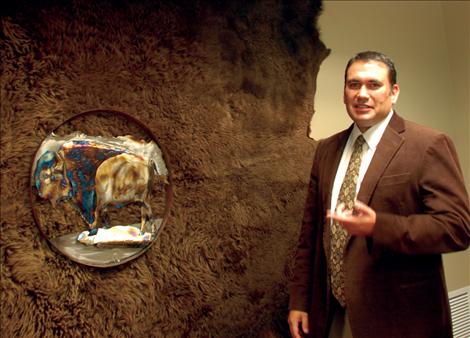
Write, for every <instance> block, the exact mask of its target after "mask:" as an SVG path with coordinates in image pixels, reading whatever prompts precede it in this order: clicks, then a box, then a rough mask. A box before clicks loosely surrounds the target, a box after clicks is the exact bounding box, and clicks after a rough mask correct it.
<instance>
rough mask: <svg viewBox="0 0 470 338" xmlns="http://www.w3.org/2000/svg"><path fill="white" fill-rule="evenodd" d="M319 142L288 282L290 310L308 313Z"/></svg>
mask: <svg viewBox="0 0 470 338" xmlns="http://www.w3.org/2000/svg"><path fill="white" fill-rule="evenodd" d="M320 148H321V142H320V143H319V144H318V146H317V150H316V152H315V156H314V160H313V166H312V170H311V173H310V181H309V185H308V192H307V200H306V203H305V209H304V215H303V219H302V227H301V230H300V235H299V242H298V246H297V252H296V256H295V260H294V271H293V277H292V278H291V282H290V301H289V309H290V310H299V311H304V312H309V308H310V304H309V303H310V299H311V294H310V293H311V289H312V287H311V282H312V274H313V263H314V258H315V254H316V253H315V251H316V250H318V247H316V242H317V241H318V240H322V239H321V235H319V234H321V232H320V230H319V228H320V227H319V226H318V222H320V221H321V220H319V219H318V215H319V210H320V205H319V203H320V197H319V191H318V170H317V166H316V165H315V163H317V161H318V155H319V153H320V152H321V149H320Z"/></svg>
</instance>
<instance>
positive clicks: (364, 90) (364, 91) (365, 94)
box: [357, 85, 369, 98]
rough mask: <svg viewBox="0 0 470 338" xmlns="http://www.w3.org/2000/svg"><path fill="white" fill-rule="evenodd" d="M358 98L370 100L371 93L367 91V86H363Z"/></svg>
mask: <svg viewBox="0 0 470 338" xmlns="http://www.w3.org/2000/svg"><path fill="white" fill-rule="evenodd" d="M357 96H358V97H360V98H368V97H369V92H368V91H367V88H366V86H365V85H364V86H361V88H359V92H358V93H357Z"/></svg>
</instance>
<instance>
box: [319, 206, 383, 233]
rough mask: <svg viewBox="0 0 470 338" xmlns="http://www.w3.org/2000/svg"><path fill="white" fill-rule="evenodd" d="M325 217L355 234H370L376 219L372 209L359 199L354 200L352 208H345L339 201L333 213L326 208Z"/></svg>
mask: <svg viewBox="0 0 470 338" xmlns="http://www.w3.org/2000/svg"><path fill="white" fill-rule="evenodd" d="M326 217H327V218H331V219H332V220H335V221H337V222H338V223H339V224H340V225H341V226H342V227H344V228H345V229H346V231H347V232H348V233H349V234H350V235H355V236H371V235H372V233H373V232H374V227H375V221H376V219H377V216H376V214H375V211H374V209H372V208H370V207H369V206H368V205H366V204H364V203H362V202H360V201H356V202H354V207H353V210H346V209H345V207H344V204H343V203H340V204H339V205H338V207H337V208H336V211H335V212H334V213H332V212H331V211H330V210H328V211H327V212H326Z"/></svg>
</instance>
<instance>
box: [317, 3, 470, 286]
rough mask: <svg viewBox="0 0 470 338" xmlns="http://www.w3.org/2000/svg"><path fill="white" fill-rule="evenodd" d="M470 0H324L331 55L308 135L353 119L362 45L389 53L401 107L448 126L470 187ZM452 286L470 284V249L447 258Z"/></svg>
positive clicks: (324, 34) (410, 115)
mask: <svg viewBox="0 0 470 338" xmlns="http://www.w3.org/2000/svg"><path fill="white" fill-rule="evenodd" d="M469 23H470V2H463V1H325V2H324V11H323V14H322V15H321V17H320V21H319V28H320V31H321V38H322V41H323V42H324V43H325V44H326V46H327V47H328V48H330V49H331V54H330V56H329V57H328V58H326V59H325V61H324V62H323V63H322V65H321V68H320V72H319V74H318V79H317V93H316V97H315V110H316V113H315V115H314V117H313V119H312V125H311V130H312V134H311V136H312V137H313V138H315V139H320V138H323V137H326V136H329V135H331V134H334V133H335V132H337V131H339V130H342V129H344V128H346V127H347V126H348V125H350V123H351V121H350V120H349V117H348V115H347V113H346V111H345V109H344V105H343V103H342V95H343V77H344V67H345V65H346V63H347V60H348V59H349V58H350V57H351V56H353V55H354V54H355V53H357V52H359V51H363V50H377V51H381V52H384V53H385V54H387V55H389V56H390V57H391V58H392V59H393V60H394V61H395V65H396V67H397V71H398V83H399V84H400V89H401V92H400V97H399V99H398V103H397V106H396V109H397V111H398V112H399V113H400V114H401V115H402V116H403V117H405V118H407V119H410V120H413V121H415V122H417V123H420V124H424V125H427V126H430V127H433V128H436V129H439V130H441V131H444V132H446V133H447V134H448V135H450V136H451V138H452V139H453V141H454V143H455V145H456V147H457V150H458V152H459V156H460V161H461V165H462V170H463V172H464V175H465V179H466V186H467V190H470V189H469V187H470V163H469V161H470V84H469V82H470V66H469V63H470V52H469V44H470V34H469ZM444 267H445V271H446V278H447V284H448V289H449V290H455V289H458V288H460V287H462V286H466V285H470V250H467V251H465V252H460V253H452V254H448V255H445V256H444Z"/></svg>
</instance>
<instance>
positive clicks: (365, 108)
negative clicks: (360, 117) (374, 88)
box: [354, 104, 372, 110]
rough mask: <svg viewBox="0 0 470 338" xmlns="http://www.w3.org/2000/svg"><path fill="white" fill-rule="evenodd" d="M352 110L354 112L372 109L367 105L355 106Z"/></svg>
mask: <svg viewBox="0 0 470 338" xmlns="http://www.w3.org/2000/svg"><path fill="white" fill-rule="evenodd" d="M354 108H355V109H356V110H369V109H372V107H371V106H369V105H367V104H355V105H354Z"/></svg>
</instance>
